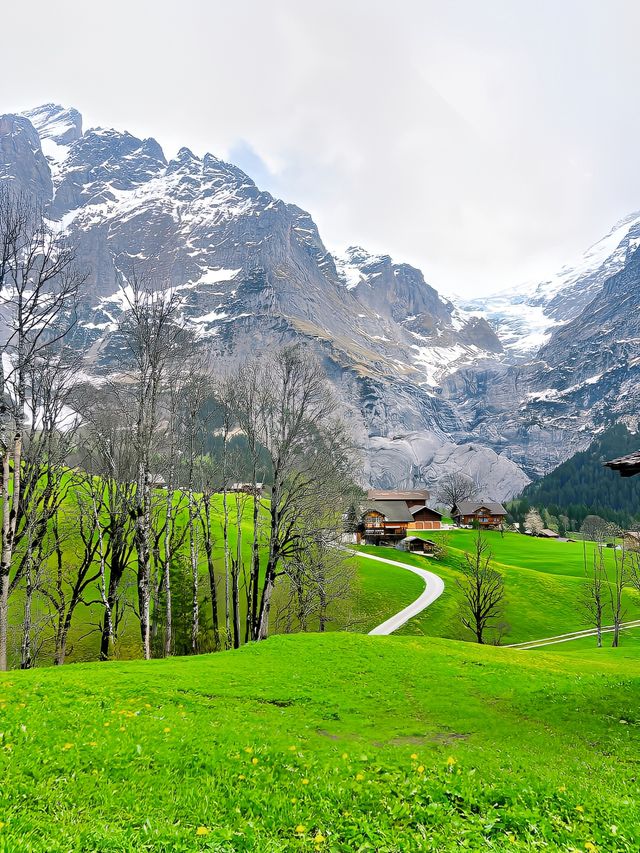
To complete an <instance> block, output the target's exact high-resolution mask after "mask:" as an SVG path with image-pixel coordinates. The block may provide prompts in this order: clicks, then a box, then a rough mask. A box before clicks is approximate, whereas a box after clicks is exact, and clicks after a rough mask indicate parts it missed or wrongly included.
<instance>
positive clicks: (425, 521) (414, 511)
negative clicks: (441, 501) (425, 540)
mask: <svg viewBox="0 0 640 853" xmlns="http://www.w3.org/2000/svg"><path fill="white" fill-rule="evenodd" d="M409 512H410V513H411V515H412V516H413V521H412V522H411V524H410V525H409V528H408V529H409V530H440V528H441V527H442V513H440V512H438V510H436V509H432V508H431V507H430V506H412V507H409Z"/></svg>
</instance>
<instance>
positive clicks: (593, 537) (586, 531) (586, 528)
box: [580, 515, 611, 542]
mask: <svg viewBox="0 0 640 853" xmlns="http://www.w3.org/2000/svg"><path fill="white" fill-rule="evenodd" d="M580 533H582V535H583V536H584V538H585V539H589V540H590V541H591V542H604V541H605V539H607V538H608V537H609V536H610V534H611V525H610V524H609V522H608V521H605V519H604V518H600V516H599V515H588V516H587V517H586V518H585V520H584V521H583V522H582V525H581V527H580Z"/></svg>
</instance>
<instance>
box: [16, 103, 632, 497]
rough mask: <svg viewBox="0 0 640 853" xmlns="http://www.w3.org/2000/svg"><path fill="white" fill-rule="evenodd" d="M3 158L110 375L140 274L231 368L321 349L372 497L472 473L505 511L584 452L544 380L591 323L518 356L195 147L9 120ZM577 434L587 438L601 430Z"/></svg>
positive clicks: (408, 272)
mask: <svg viewBox="0 0 640 853" xmlns="http://www.w3.org/2000/svg"><path fill="white" fill-rule="evenodd" d="M29 116H30V117H31V119H33V120H34V121H35V123H36V126H34V124H33V123H32V122H31V120H30V118H29ZM38 131H39V132H38ZM0 155H4V156H0V180H3V179H4V180H6V181H9V182H11V184H12V185H13V186H15V187H16V188H22V189H24V190H25V191H26V192H28V193H29V195H30V196H31V197H33V198H34V199H35V200H37V202H38V203H39V204H41V205H42V206H43V208H44V210H45V213H46V215H47V216H48V217H49V219H50V220H51V222H52V224H53V225H54V227H56V228H57V229H59V230H61V231H62V232H64V233H65V234H66V235H67V236H68V238H69V240H70V241H71V242H72V243H73V244H74V245H75V246H77V251H78V260H79V262H80V263H81V264H83V265H84V266H86V267H87V268H89V269H90V270H91V273H90V277H89V282H88V293H87V297H86V300H85V304H84V305H83V311H82V316H81V321H80V322H81V327H82V330H83V334H84V335H85V346H86V350H87V352H88V353H90V354H91V355H90V358H93V359H94V369H95V370H100V371H104V370H108V369H109V362H110V346H111V344H110V338H111V336H112V335H113V332H114V329H115V327H116V326H117V322H118V317H119V315H120V313H121V312H122V310H123V307H124V302H123V300H122V295H121V289H122V286H126V279H127V274H128V273H130V270H131V268H132V266H136V267H137V268H138V269H144V272H145V273H146V274H147V275H150V276H152V277H154V278H155V279H156V280H158V281H159V282H162V283H163V286H167V287H173V288H177V289H180V290H181V291H182V292H183V293H184V297H185V316H186V317H187V320H188V322H189V323H190V324H191V325H192V327H193V328H194V329H195V330H196V331H197V333H198V335H199V336H200V337H201V338H203V339H205V340H206V343H207V346H208V347H209V348H210V349H211V351H212V352H214V353H217V354H218V355H219V356H220V357H222V358H225V359H228V360H234V359H236V360H237V359H241V358H243V357H245V356H246V355H248V354H249V353H251V352H254V351H255V350H256V349H257V348H259V347H268V346H273V345H280V344H282V343H285V342H292V341H300V342H303V343H304V344H305V345H310V346H311V347H312V349H313V350H315V351H316V352H317V354H318V356H319V357H320V358H321V359H322V360H323V362H324V364H325V366H326V368H327V371H328V374H329V376H330V378H331V381H332V382H333V384H334V386H335V387H336V389H337V391H338V394H339V397H340V399H341V402H342V405H343V407H344V408H345V411H348V412H349V413H350V417H351V418H352V420H353V423H354V431H355V433H356V435H357V437H358V441H359V443H360V444H361V446H362V448H363V451H364V456H365V462H364V467H363V479H364V480H366V481H367V482H368V483H369V484H371V485H379V486H383V487H385V486H386V487H388V486H393V485H398V486H400V485H402V486H417V485H426V486H433V484H434V483H435V481H436V480H437V478H438V476H440V475H441V474H442V473H444V472H445V471H447V470H459V469H462V470H465V471H467V472H468V473H472V474H474V475H476V476H477V477H479V479H481V480H484V481H485V483H486V490H487V492H488V493H489V494H490V496H491V497H494V498H497V499H505V498H508V497H511V496H512V495H513V494H516V493H518V492H519V491H521V489H522V488H523V487H524V486H525V485H526V483H527V482H529V480H530V478H531V477H535V476H538V475H539V474H541V473H544V472H545V471H546V470H549V469H550V468H551V467H553V466H554V465H556V464H558V463H559V462H561V461H563V458H566V455H567V454H569V453H570V452H572V451H573V450H575V449H579V448H578V447H577V445H579V444H580V443H581V442H584V441H586V438H587V436H586V435H580V434H577V435H576V434H575V431H576V416H574V415H572V416H571V417H569V418H567V419H566V423H564V424H558V423H557V422H554V418H555V414H554V406H555V405H556V401H554V400H543V399H542V398H541V397H540V395H541V393H542V391H543V390H544V388H545V387H546V386H545V385H544V381H545V374H548V372H549V370H550V369H552V370H554V371H558V374H559V375H560V374H561V373H562V371H563V368H562V366H561V365H560V364H559V363H558V364H557V365H556V366H553V367H550V365H551V363H552V361H553V358H552V356H553V352H554V346H555V344H553V343H552V342H553V341H554V340H560V341H562V335H561V330H562V329H563V328H564V327H565V324H566V322H568V323H571V322H575V318H577V317H579V316H581V315H580V312H578V313H577V314H576V315H575V317H574V318H573V319H570V320H568V321H561V320H559V319H558V318H552V321H553V327H552V329H551V332H550V333H549V334H547V332H545V337H544V339H543V340H541V341H540V343H541V344H542V347H541V348H540V347H536V348H535V350H534V351H532V352H529V353H527V352H526V351H525V350H522V349H521V350H520V352H518V351H517V349H516V350H514V347H513V346H512V341H510V339H509V335H508V334H506V335H505V334H504V333H502V332H501V329H500V326H499V324H493V325H494V328H492V323H490V322H489V321H490V320H491V317H490V316H489V314H490V311H488V310H487V309H486V307H485V309H482V310H478V311H477V312H475V313H474V312H472V311H470V310H469V307H468V305H462V306H458V305H455V304H454V303H453V302H452V301H451V300H449V299H447V298H445V297H443V296H441V295H440V294H439V293H438V292H437V291H436V290H435V289H434V288H433V287H431V286H430V285H429V284H428V283H427V281H426V280H425V277H424V275H423V274H422V272H421V271H420V270H419V269H417V268H415V267H413V266H411V265H409V264H403V263H398V262H396V261H394V260H393V259H392V258H391V257H390V256H389V255H380V254H377V255H374V254H371V253H369V252H367V251H366V249H363V248H362V247H356V246H351V247H349V248H348V249H347V250H345V252H344V253H342V254H337V255H332V254H331V253H330V252H329V251H328V249H327V247H326V246H325V244H324V242H323V240H322V237H321V235H320V233H319V231H318V228H317V226H316V225H315V222H314V221H313V218H312V216H311V215H310V214H309V213H308V212H306V211H304V210H302V209H301V208H299V207H298V206H296V205H295V204H290V203H286V202H284V201H282V200H280V199H277V198H274V197H273V196H272V195H271V194H270V193H268V192H265V191H262V190H260V189H259V188H258V187H257V186H256V184H255V182H254V181H253V180H252V179H251V178H250V177H249V176H248V175H246V174H245V173H244V172H243V171H242V170H241V169H239V168H238V167H236V166H234V165H233V164H229V163H225V162H224V161H223V160H220V159H219V158H217V157H215V156H214V155H212V154H205V155H204V156H203V157H202V158H199V157H196V155H194V154H193V152H192V151H190V150H189V149H188V148H186V147H183V148H181V149H180V150H179V152H178V153H177V155H176V156H175V157H173V158H170V159H168V160H167V158H166V157H165V155H164V152H163V151H162V148H161V146H160V145H159V144H158V143H157V142H156V141H155V140H153V139H151V138H148V139H139V138H138V137H135V136H134V135H133V134H130V133H128V132H121V131H118V130H112V129H104V128H103V129H100V128H89V129H87V130H84V131H83V130H82V117H81V116H80V113H79V112H78V111H77V110H74V109H66V108H63V107H60V106H58V105H55V104H48V105H43V106H42V107H38V108H35V109H33V110H29V111H27V112H26V113H23V114H22V115H5V116H2V117H0ZM633 227H634V226H631V228H630V229H629V231H628V233H629V234H631V231H632V230H633ZM634 234H635V232H634ZM632 239H635V237H634V236H633V234H631V236H630V237H629V241H628V242H629V245H631V242H630V241H631V240H632ZM624 260H625V261H626V256H625V259H624ZM618 261H619V258H618V260H617V261H616V263H618ZM623 266H624V264H623ZM573 284H575V282H574V283H573ZM576 286H577V285H576ZM639 287H640V285H639ZM595 289H596V291H597V293H596V296H595V297H594V298H597V295H598V294H600V293H601V291H602V288H601V287H600V288H599V289H598V288H595ZM587 290H588V287H586V285H585V292H586V291H587ZM556 295H558V294H556ZM583 296H584V294H583ZM516 298H518V297H517V294H516ZM587 302H588V300H587ZM514 305H517V303H514ZM489 308H490V306H489ZM529 308H532V309H533V310H536V311H539V310H540V306H529ZM516 310H517V309H516ZM554 310H555V309H554ZM482 315H484V316H482ZM547 319H548V317H547ZM614 322H616V323H621V322H622V318H621V317H616V318H615V320H614ZM526 333H527V330H526V329H524V330H523V335H524V336H525V337H526ZM529 334H530V332H529ZM589 334H591V335H594V334H595V330H594V329H590V331H589ZM521 337H522V335H521ZM584 345H585V347H588V342H585V344H584ZM545 347H546V348H547V349H545ZM548 347H551V349H548ZM557 351H558V352H559V351H560V350H557ZM540 353H545V355H544V357H541V355H540ZM566 373H567V371H566V370H564V374H566ZM564 374H563V375H564ZM616 381H618V384H620V382H621V381H622V380H621V379H620V380H616ZM594 384H597V383H594ZM567 387H569V386H567ZM560 390H561V389H560ZM598 390H600V386H599V387H598ZM536 395H538V396H537V397H536ZM577 417H578V420H580V421H581V423H580V424H579V426H580V428H581V429H582V430H583V431H587V432H588V431H589V430H590V429H598V428H600V425H599V424H596V423H595V421H594V420H593V418H592V419H591V420H590V419H589V416H588V413H587V414H585V412H584V411H581V412H580V414H579V416H577Z"/></svg>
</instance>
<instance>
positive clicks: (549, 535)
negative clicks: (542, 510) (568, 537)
mask: <svg viewBox="0 0 640 853" xmlns="http://www.w3.org/2000/svg"><path fill="white" fill-rule="evenodd" d="M538 536H542V538H543V539H559V538H560V534H559V533H556V531H555V530H551V529H550V528H549V527H545V528H543V529H542V530H541V531H540V533H539V534H538Z"/></svg>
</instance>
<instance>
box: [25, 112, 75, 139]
mask: <svg viewBox="0 0 640 853" xmlns="http://www.w3.org/2000/svg"><path fill="white" fill-rule="evenodd" d="M21 115H23V116H25V118H28V119H29V121H30V122H31V124H32V125H33V126H34V127H35V129H36V130H37V131H38V135H39V137H40V139H41V140H45V139H49V140H51V141H53V142H58V143H60V144H66V143H68V142H71V141H72V137H75V138H78V137H80V136H81V135H82V116H81V115H80V113H79V112H78V111H77V110H76V109H73V107H69V108H67V107H63V106H60V104H42V105H41V106H39V107H34V108H33V109H31V110H25V111H24V112H23V113H21Z"/></svg>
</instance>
